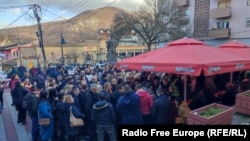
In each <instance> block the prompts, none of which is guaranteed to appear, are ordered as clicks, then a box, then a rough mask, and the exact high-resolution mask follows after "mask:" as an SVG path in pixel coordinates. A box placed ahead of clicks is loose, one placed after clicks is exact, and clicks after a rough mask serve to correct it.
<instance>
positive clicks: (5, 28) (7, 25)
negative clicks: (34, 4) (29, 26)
mask: <svg viewBox="0 0 250 141" xmlns="http://www.w3.org/2000/svg"><path fill="white" fill-rule="evenodd" d="M29 11H30V9H28V10H27V11H26V12H24V13H23V14H22V15H21V16H19V17H18V18H17V19H15V20H14V21H13V22H11V23H10V24H9V25H7V26H5V27H4V28H3V29H0V31H3V30H5V29H6V28H8V27H9V26H11V25H12V24H14V23H15V22H17V21H18V20H19V19H20V18H22V17H23V16H24V15H26V14H27V13H28V12H29Z"/></svg>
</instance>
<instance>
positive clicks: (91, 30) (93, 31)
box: [42, 8, 96, 33]
mask: <svg viewBox="0 0 250 141" xmlns="http://www.w3.org/2000/svg"><path fill="white" fill-rule="evenodd" d="M42 9H43V10H45V11H47V12H49V13H50V14H52V15H54V16H57V17H59V18H61V19H63V20H66V21H67V22H70V23H73V24H75V25H78V26H80V27H82V28H84V29H86V30H89V31H91V32H95V33H96V31H94V30H92V29H89V28H86V27H83V26H82V25H80V24H78V23H76V22H73V21H71V20H68V19H66V18H64V17H62V16H59V15H57V14H55V13H53V12H51V11H49V10H48V9H44V8H42Z"/></svg>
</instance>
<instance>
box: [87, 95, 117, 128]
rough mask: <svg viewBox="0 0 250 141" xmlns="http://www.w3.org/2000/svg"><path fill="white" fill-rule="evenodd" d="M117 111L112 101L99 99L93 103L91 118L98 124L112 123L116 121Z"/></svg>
mask: <svg viewBox="0 0 250 141" xmlns="http://www.w3.org/2000/svg"><path fill="white" fill-rule="evenodd" d="M115 118H116V115H115V111H114V108H113V106H112V104H111V103H109V102H107V101H106V100H99V101H98V102H96V103H95V104H94V105H93V110H92V114H91V120H92V121H94V123H96V125H112V124H114V123H115Z"/></svg>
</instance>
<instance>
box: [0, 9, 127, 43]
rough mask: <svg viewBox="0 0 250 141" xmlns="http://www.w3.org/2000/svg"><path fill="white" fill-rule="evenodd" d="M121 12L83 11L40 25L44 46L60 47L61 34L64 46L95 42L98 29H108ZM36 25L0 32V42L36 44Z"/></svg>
mask: <svg viewBox="0 0 250 141" xmlns="http://www.w3.org/2000/svg"><path fill="white" fill-rule="evenodd" d="M120 11H123V10H122V9H119V8H117V7H105V8H99V9H95V10H88V11H84V12H82V13H80V14H78V15H77V16H75V17H73V18H71V19H68V20H61V21H55V22H47V23H41V25H42V31H43V40H44V46H51V45H60V34H61V33H63V36H64V39H65V41H66V43H67V44H66V45H77V44H78V43H84V41H85V40H95V39H97V37H98V30H99V29H108V28H110V25H111V24H112V20H113V16H114V15H115V14H116V13H117V12H120ZM37 31H38V27H37V25H32V26H22V27H14V28H9V29H6V30H3V31H0V42H1V41H3V40H6V39H7V40H8V44H11V43H18V41H19V39H21V40H22V42H25V43H28V42H33V43H34V44H37V43H38V39H37V35H36V32H37Z"/></svg>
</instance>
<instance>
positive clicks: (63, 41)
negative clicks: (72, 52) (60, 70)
mask: <svg viewBox="0 0 250 141" xmlns="http://www.w3.org/2000/svg"><path fill="white" fill-rule="evenodd" d="M60 36H61V51H62V64H63V65H64V56H63V46H62V45H63V44H66V42H65V40H64V38H63V33H61V35H60Z"/></svg>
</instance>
